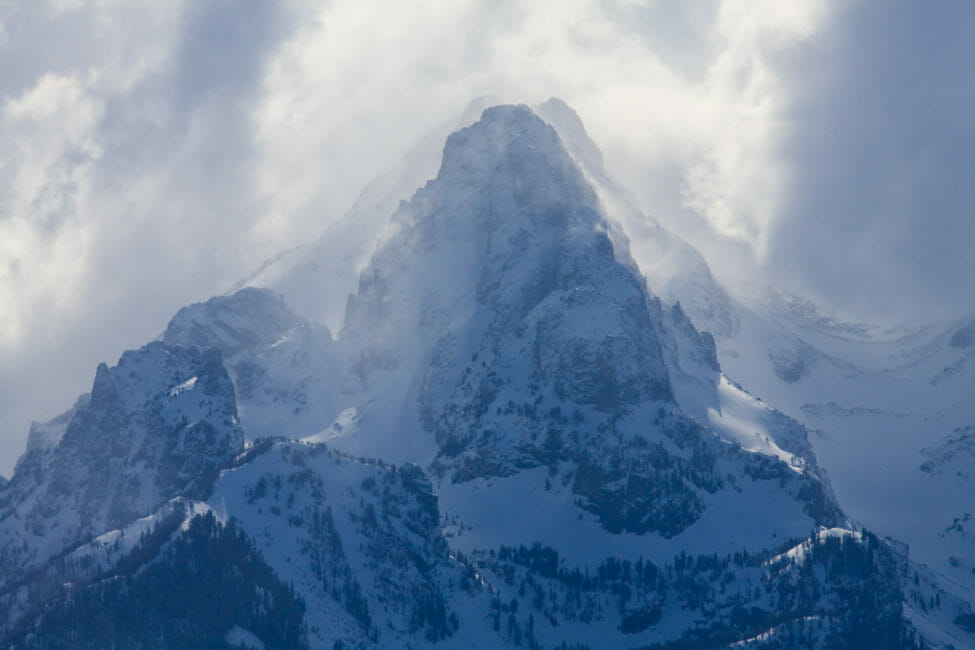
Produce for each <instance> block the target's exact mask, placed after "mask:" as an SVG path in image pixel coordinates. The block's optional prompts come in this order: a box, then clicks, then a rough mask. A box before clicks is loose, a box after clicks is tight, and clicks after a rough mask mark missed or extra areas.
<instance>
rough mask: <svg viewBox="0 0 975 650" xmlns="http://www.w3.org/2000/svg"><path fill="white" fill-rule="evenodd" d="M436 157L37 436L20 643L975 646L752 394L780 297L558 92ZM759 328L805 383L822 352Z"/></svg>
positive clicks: (2, 575) (792, 377)
mask: <svg viewBox="0 0 975 650" xmlns="http://www.w3.org/2000/svg"><path fill="white" fill-rule="evenodd" d="M469 121H472V120H464V122H465V123H466V122H469ZM425 151H426V150H425V149H423V148H422V147H421V148H420V150H418V153H415V154H414V155H415V157H417V158H418V159H424V160H425V159H426V157H428V154H426V153H425ZM411 178H412V177H411V175H410V173H406V172H404V173H401V174H392V175H391V176H387V177H386V181H384V182H380V183H377V185H376V186H375V187H374V190H373V191H372V192H367V193H365V194H364V196H363V199H362V200H360V202H359V204H358V205H357V207H356V208H354V210H353V212H352V213H350V214H351V217H349V218H347V219H346V220H344V221H343V222H340V225H339V226H338V227H337V229H336V228H333V230H332V231H331V235H329V233H326V235H324V236H323V238H322V239H321V240H319V242H317V243H316V244H314V245H313V246H311V247H309V248H307V249H302V250H300V251H297V252H294V253H288V254H284V255H282V256H280V257H279V258H277V259H275V260H272V261H271V263H269V264H267V265H265V266H264V267H262V268H261V269H259V270H258V272H257V273H255V274H254V275H253V276H252V277H251V278H249V279H248V280H247V281H245V282H244V283H243V285H248V286H245V287H244V288H241V289H240V290H238V291H235V292H234V293H231V294H228V295H225V296H219V297H215V298H213V299H211V300H209V301H207V302H205V303H202V304H195V305H190V306H187V307H185V308H183V309H182V310H180V311H179V313H177V314H176V315H175V316H174V318H173V319H172V321H171V322H170V323H169V325H168V327H167V328H166V331H165V334H164V335H163V336H162V340H161V341H158V342H154V343H150V344H149V345H147V346H146V347H145V348H143V349H141V350H139V351H136V352H127V353H126V354H125V355H123V357H122V359H121V360H120V361H119V363H118V365H117V366H115V367H114V368H111V369H109V368H107V367H106V366H104V365H103V366H101V367H99V369H98V372H97V374H96V378H95V383H94V386H93V389H92V392H91V395H90V397H89V396H84V397H82V398H81V399H79V401H78V403H77V404H76V405H75V406H74V407H73V408H72V409H71V410H69V411H68V412H66V413H65V414H64V415H62V416H59V417H58V418H56V419H55V420H52V421H51V422H49V423H47V424H36V425H34V427H33V428H32V431H31V436H30V442H29V446H28V451H27V452H26V453H25V455H24V457H23V458H22V459H21V461H20V462H19V463H18V466H17V469H16V471H15V474H14V476H13V477H12V479H11V481H10V483H9V484H7V485H4V486H0V645H3V646H4V647H8V646H9V647H105V646H108V645H122V646H126V647H136V646H138V647H187V646H207V647H241V646H243V647H252V648H256V647H261V648H266V647H312V648H333V647H411V646H412V647H444V648H448V647H451V648H452V647H458V648H460V647H464V648H470V647H485V648H487V647H498V646H508V645H511V646H520V645H526V646H528V647H536V648H537V647H546V648H555V647H580V648H581V647H590V648H601V647H646V648H649V647H654V648H689V647H705V648H720V647H732V646H736V647H739V646H743V647H756V648H787V647H817V648H847V647H849V648H854V647H878V648H901V647H903V648H912V647H920V645H919V644H921V643H922V639H925V640H927V641H929V642H933V643H935V644H940V645H943V646H945V645H946V644H947V643H951V642H953V643H955V647H964V645H965V644H966V643H969V644H970V643H972V642H975V636H971V635H970V633H971V632H972V631H971V630H968V631H966V628H970V627H975V625H973V624H972V622H973V621H975V617H973V614H972V611H971V606H970V604H969V603H970V602H971V600H970V599H969V598H967V597H966V596H965V594H964V593H963V592H960V591H959V590H950V589H949V590H946V589H945V588H944V586H943V581H942V576H940V575H939V574H938V573H937V571H932V570H929V569H927V568H925V567H922V566H919V565H916V564H914V563H912V559H911V556H910V555H909V554H908V551H907V550H906V549H905V548H904V547H903V546H902V545H900V544H898V543H896V542H894V541H890V540H888V541H885V540H883V539H881V538H879V537H877V536H876V535H874V534H872V533H870V532H868V531H865V530H862V529H860V528H858V527H856V526H854V525H853V522H851V521H850V518H849V517H848V515H847V514H845V511H844V510H843V509H841V507H840V505H839V504H840V503H843V499H842V495H841V498H840V500H839V502H838V501H837V499H836V497H835V496H834V495H833V491H832V488H831V486H830V483H829V481H828V480H827V478H826V473H825V471H824V470H823V469H822V468H821V467H820V465H819V462H818V460H817V454H816V452H815V451H814V445H813V444H811V443H812V442H816V441H815V440H812V441H811V440H810V438H809V437H808V435H807V430H806V428H805V427H804V426H803V425H802V424H800V422H799V421H797V419H793V417H790V416H789V415H786V414H785V413H784V412H783V411H780V410H777V408H775V407H773V406H771V404H776V405H777V402H776V401H775V399H772V398H773V397H776V398H777V397H779V396H780V395H779V394H778V393H776V394H775V395H769V394H767V393H764V392H759V393H757V394H761V395H762V396H763V398H765V401H763V400H760V399H758V398H757V397H755V396H754V395H753V394H751V393H749V392H748V391H746V389H745V388H743V387H742V384H744V385H746V386H752V384H749V383H748V382H746V381H745V379H748V380H754V381H755V382H756V385H758V386H760V387H762V388H763V389H764V388H766V387H767V386H769V385H771V384H769V383H768V382H767V381H766V379H767V377H765V376H762V375H754V376H753V375H746V373H745V372H742V373H741V374H736V372H737V371H738V370H741V369H742V368H739V367H738V366H736V365H735V364H731V367H733V368H734V371H732V372H729V370H728V368H729V366H726V363H725V359H726V358H728V359H736V360H737V359H740V360H741V364H742V367H744V365H745V364H746V361H747V360H746V358H745V357H746V354H751V353H754V350H753V349H752V348H747V349H746V348H745V347H742V348H741V351H740V352H738V356H737V357H735V356H733V355H731V354H730V352H732V351H733V350H731V346H733V345H738V344H740V343H742V342H745V341H749V340H751V339H749V338H748V337H750V336H756V337H757V336H759V335H758V334H756V332H759V330H758V329H756V328H755V327H753V325H752V321H751V320H749V319H751V318H753V317H754V318H757V317H756V316H754V315H755V314H756V313H758V312H757V311H754V310H748V309H746V308H745V307H743V306H742V304H741V303H739V302H737V301H736V300H735V299H733V298H731V297H730V296H729V294H728V293H727V292H726V291H725V290H724V289H723V288H722V287H720V286H719V285H718V283H717V282H716V281H715V280H714V278H713V277H712V276H711V274H710V271H709V270H708V268H707V264H706V263H705V262H704V260H703V259H702V258H701V257H700V255H698V254H697V253H696V251H694V250H693V249H692V248H691V247H690V246H689V245H687V244H686V243H684V242H682V241H681V240H679V239H678V238H676V237H674V236H672V235H670V234H669V233H667V232H666V231H664V230H662V229H660V228H659V227H658V226H656V225H655V224H652V223H650V224H649V225H647V223H646V222H645V221H641V218H640V215H639V212H638V211H637V210H636V208H635V207H634V204H633V202H632V201H630V200H629V199H628V198H627V197H626V195H625V194H624V193H623V192H622V191H620V190H619V188H617V187H616V186H615V185H614V184H613V183H612V181H611V180H610V179H609V178H608V177H607V176H606V174H605V171H604V170H603V168H602V162H601V156H600V155H599V151H598V149H597V148H596V147H595V145H593V144H592V143H591V141H589V139H588V136H586V134H585V129H584V128H583V127H582V124H581V122H579V121H578V118H577V117H576V116H575V114H574V113H573V112H572V111H571V109H569V108H568V107H567V106H566V105H565V104H564V103H562V102H560V101H558V100H550V101H549V102H546V103H545V104H543V105H542V106H540V107H538V109H537V113H536V112H534V111H532V110H531V109H529V108H528V107H525V106H497V107H491V108H488V109H486V110H484V111H483V114H482V115H481V117H480V119H478V120H476V121H474V123H473V124H470V125H469V126H465V127H464V128H461V129H460V130H458V131H456V132H454V133H453V134H451V135H450V136H449V137H448V138H447V140H446V144H445V146H444V147H443V152H442V157H441V162H440V166H439V171H438V172H437V173H436V177H435V178H433V179H431V180H429V181H428V182H426V184H424V185H423V186H422V187H420V188H419V189H417V190H416V191H415V193H412V194H411V195H403V196H397V194H400V193H401V192H403V191H405V189H404V188H403V185H404V184H405V183H407V182H408V181H409V182H413V181H412V180H411ZM414 180H415V179H414ZM417 184H418V183H414V184H413V185H410V191H412V190H413V189H415V187H416V185H417ZM400 199H402V200H401V201H400ZM407 199H408V200H407ZM397 201H399V202H398V205H397V203H396V202H397ZM641 223H642V225H641ZM353 224H355V225H353ZM640 228H642V230H640ZM343 229H344V230H343ZM343 232H345V233H346V234H347V235H349V236H348V237H345V236H344V235H342V233H343ZM349 233H352V234H349ZM631 241H632V242H636V244H635V245H634V246H633V248H632V249H631V247H630V242H631ZM364 247H368V248H369V249H373V250H366V251H364V250H363V248H364ZM330 251H331V252H333V253H336V254H337V253H339V252H341V253H342V255H343V257H335V256H333V255H331V254H330V253H329V252H330ZM319 257H320V258H319ZM356 273H357V277H358V280H357V283H350V280H349V278H350V277H352V275H353V274H356ZM261 285H264V286H263V287H262V286H261ZM268 287H270V288H268ZM658 287H659V289H658ZM658 292H659V293H658ZM346 294H350V295H348V299H347V300H345V299H344V296H345V295H346ZM340 297H341V298H342V303H343V304H342V307H341V309H339V307H338V306H337V305H336V302H337V301H338V299H339V298H340ZM291 299H294V301H295V303H296V304H295V305H292V304H291ZM678 300H679V301H680V302H678ZM337 313H341V314H342V316H341V318H339V317H337V316H336V314H337ZM702 323H704V324H705V325H706V327H708V328H711V329H712V330H714V334H715V335H714V336H712V334H709V333H707V332H705V331H702V329H699V327H701V324H702ZM958 331H959V332H961V334H957V335H953V338H951V339H950V340H949V341H948V344H949V347H950V346H951V345H954V343H953V342H954V341H955V339H958V341H961V343H960V344H958V345H957V346H955V347H956V348H957V349H966V348H965V345H966V341H967V340H968V339H967V338H966V336H967V335H966V334H965V331H963V330H958ZM783 332H788V333H783ZM766 333H767V334H768V335H769V338H767V339H766V340H765V341H764V342H763V344H764V345H765V348H762V353H763V354H764V355H765V356H763V357H762V358H761V359H760V361H761V363H762V364H764V363H766V361H767V362H768V363H770V364H771V368H772V373H773V374H772V376H775V377H776V378H777V381H778V382H780V383H784V384H785V385H786V386H790V387H794V386H797V385H799V384H800V383H801V381H803V380H804V379H805V377H806V375H805V374H804V373H805V372H806V371H805V370H804V369H805V368H807V366H808V362H806V361H805V359H806V356H804V353H805V352H806V351H807V349H808V350H812V352H809V353H808V354H809V355H812V357H811V358H816V357H815V355H817V354H819V352H818V350H819V349H820V348H819V347H817V345H818V342H816V341H807V340H806V339H801V338H799V337H798V335H797V334H795V332H793V331H791V330H783V329H771V328H770V329H768V330H767V332H766ZM790 334H792V335H795V340H796V341H799V343H797V344H796V346H797V347H796V349H798V350H800V352H801V354H798V355H792V356H790V355H789V354H788V353H782V354H777V353H772V352H771V350H772V347H775V346H779V347H776V350H779V348H781V347H782V346H780V345H779V342H780V341H788V342H790V343H791V342H792V341H793V339H791V338H788V336H789V335H790ZM716 337H717V338H716ZM807 338H808V337H807ZM972 338H975V337H972ZM716 340H717V345H716ZM806 346H808V348H807V347H806ZM786 347H788V346H786ZM783 349H785V348H783ZM791 349H792V348H788V350H791ZM952 349H955V348H952ZM719 362H720V363H719ZM755 365H760V364H758V362H756V364H755ZM749 367H750V366H749ZM816 367H820V366H816ZM783 368H785V370H782V369H783ZM956 374H957V373H956ZM952 376H954V375H952ZM739 382H742V383H739ZM763 382H764V383H763ZM775 385H776V386H778V384H775ZM753 390H754V389H753ZM783 395H786V393H783ZM811 395H815V396H816V399H818V398H819V393H811ZM785 404H786V405H787V411H786V412H788V413H789V414H790V415H793V416H794V417H799V416H802V417H804V418H806V419H807V421H811V420H809V418H810V417H812V416H811V415H810V413H812V412H813V411H809V410H808V409H807V410H806V411H803V410H802V409H801V408H800V409H798V412H796V411H795V410H794V409H792V405H793V404H794V402H790V401H788V400H786V402H785ZM807 411H808V412H807ZM817 413H819V411H817ZM968 433H970V432H968V431H967V430H964V429H962V430H955V431H953V432H951V435H950V436H949V437H947V438H945V439H944V440H942V441H940V442H939V443H938V444H933V445H929V446H928V447H927V448H926V451H925V454H926V455H925V462H926V463H927V464H926V465H925V467H927V469H924V470H923V471H924V472H925V473H926V474H927V475H930V476H934V475H936V474H938V473H939V472H942V473H944V472H950V471H958V470H956V469H954V468H955V465H957V464H958V463H963V462H964V460H963V458H964V455H965V454H966V453H968V451H966V450H968V446H966V445H967V442H966V441H967V440H968V438H970V437H971V436H967V434H968ZM966 436H967V437H966ZM245 440H246V442H245ZM959 458H961V459H962V460H958V459H959ZM967 521H968V520H966V519H964V516H963V515H961V518H960V519H959V520H958V521H957V522H956V523H957V526H958V527H960V529H963V527H964V524H965V523H967ZM884 532H886V531H884ZM200 602H203V603H204V604H203V605H200V606H198V605H197V604H198V603H200ZM163 603H165V604H166V605H165V607H163V606H162V604H163Z"/></svg>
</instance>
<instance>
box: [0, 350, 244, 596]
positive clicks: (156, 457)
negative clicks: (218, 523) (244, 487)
mask: <svg viewBox="0 0 975 650" xmlns="http://www.w3.org/2000/svg"><path fill="white" fill-rule="evenodd" d="M60 427H64V431H63V434H61V435H60V436H56V435H55V436H50V437H48V440H49V441H53V440H54V439H56V438H58V437H59V438H60V439H59V440H58V442H57V443H56V444H54V445H53V446H45V445H40V444H39V443H38V446H35V448H33V449H32V450H30V451H29V452H28V453H27V454H26V455H25V456H24V458H23V459H22V460H21V462H20V463H19V464H18V466H17V470H16V472H15V473H14V475H13V477H12V478H11V481H10V484H9V485H8V486H7V488H6V489H5V490H4V491H3V493H0V566H3V567H4V571H3V575H2V577H0V582H3V583H7V582H10V581H11V580H13V579H15V578H16V577H17V576H18V575H19V574H20V573H21V570H22V569H25V568H26V567H28V566H29V565H30V564H31V563H33V562H36V561H39V560H43V559H45V558H46V557H49V556H51V555H54V554H56V553H59V552H61V551H62V550H63V549H66V548H68V547H70V546H72V545H75V544H78V543H81V542H84V541H86V540H87V539H90V538H91V537H94V536H96V535H99V534H101V533H103V532H105V531H106V530H111V529H114V528H119V527H121V526H123V525H124V524H126V523H128V522H130V521H132V520H133V519H136V518H138V517H142V516H144V515H146V514H148V513H149V512H151V511H152V510H154V509H155V508H157V507H158V506H159V505H160V504H161V503H163V502H165V501H167V500H169V499H171V498H173V497H175V496H179V495H195V496H199V495H201V493H202V492H204V491H205V490H206V489H207V488H208V487H209V485H210V483H211V482H212V479H213V477H214V475H215V472H216V471H217V470H218V469H219V468H220V467H221V466H222V465H224V464H225V463H226V462H228V461H229V460H230V459H231V458H233V457H234V455H236V454H237V453H239V452H240V451H241V450H242V448H243V444H244V438H243V433H242V431H241V429H240V426H239V424H238V422H237V409H236V405H235V401H234V387H233V384H232V383H231V381H230V377H228V375H227V372H226V370H225V369H224V367H223V363H222V361H221V356H220V353H219V352H218V351H216V350H212V349H210V350H205V351H201V350H199V349H195V348H182V347H174V346H169V345H165V344H162V343H150V344H149V345H147V346H145V347H144V348H142V349H140V350H137V351H129V352H126V353H125V354H123V355H122V358H121V359H120V360H119V362H118V364H117V365H116V366H115V367H113V368H109V367H108V366H106V365H105V364H102V365H100V366H99V367H98V370H97V372H96V374H95V381H94V384H93V386H92V390H91V396H90V398H88V399H87V400H86V399H82V400H79V403H78V404H77V405H76V406H75V408H73V409H72V410H71V411H69V412H68V413H66V414H65V415H64V416H62V417H60V418H56V419H55V420H54V421H52V423H49V424H48V425H44V427H43V429H44V430H46V431H48V432H51V431H56V430H58V429H60ZM41 429H42V427H35V429H34V430H35V432H37V431H40V430H41ZM39 437H40V436H35V441H36V440H37V438H39Z"/></svg>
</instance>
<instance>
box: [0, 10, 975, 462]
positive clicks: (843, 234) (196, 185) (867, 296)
mask: <svg viewBox="0 0 975 650" xmlns="http://www.w3.org/2000/svg"><path fill="white" fill-rule="evenodd" d="M972 61H975V5H973V4H971V3H969V2H965V1H963V0H958V1H956V2H937V1H932V2H925V3H918V2H909V1H908V0H903V1H902V2H890V1H888V0H871V1H867V2H850V1H847V0H842V1H839V0H837V1H836V2H804V1H802V0H792V1H790V2H781V0H765V1H762V0H701V1H700V2H678V1H676V0H674V1H672V2H663V1H655V0H646V1H642V2H641V1H624V0H602V1H597V0H579V1H572V2H565V1H564V0H560V1H552V2H545V1H540V0H531V1H530V2H529V1H527V0H526V1H523V2H512V1H498V0H484V1H475V0H467V1H460V0H442V1H432V0H431V1H422V2H408V3H407V2H397V1H386V2H373V1H363V0H354V1H347V0H334V1H330V2H329V1H325V2H322V1H312V0H296V1H294V2H264V1H259V0H236V1H230V0H166V1H165V2H159V1H158V0H147V1H145V2H141V1H135V0H0V473H2V474H5V475H9V473H10V471H11V469H12V467H13V464H14V462H15V460H16V458H17V457H18V456H19V454H20V453H21V452H22V450H23V445H24V441H25V438H26V434H27V427H28V425H29V422H30V420H32V419H38V420H46V419H49V418H50V417H53V416H54V415H56V414H57V413H59V412H60V411H62V410H64V409H65V408H67V407H68V406H70V404H71V403H72V402H73V399H74V397H75V396H76V395H77V394H78V393H81V392H85V391H87V390H88V389H89V388H90V384H91V380H92V377H93V376H94V370H95V365H96V364H97V363H98V362H99V361H108V362H109V363H114V361H115V360H116V359H117V358H118V355H119V354H120V353H121V352H122V350H124V349H126V348H131V347H137V346H139V345H142V344H143V343H145V342H146V341H148V340H149V339H151V338H153V337H154V336H156V335H157V334H159V333H160V332H161V331H162V330H163V328H164V327H165V324H166V322H167V320H168V318H169V317H170V316H171V315H172V314H173V313H174V312H175V310H176V309H178V308H179V307H180V306H181V305H183V304H186V303H188V302H192V301H198V300H202V299H205V298H207V297H208V296H210V295H212V294H215V293H220V292H222V291H223V290H225V289H226V288H227V287H228V286H230V285H231V284H233V282H234V281H235V280H237V279H239V278H240V277H242V276H244V275H246V274H247V272H248V271H250V270H251V269H253V268H254V267H255V266H257V265H258V264H259V263H260V261H262V260H263V259H265V258H266V257H268V256H269V255H271V254H273V253H274V252H276V251H278V250H279V249H281V248H284V247H290V246H293V245H295V244H297V243H300V242H302V241H306V240H308V239H310V238H312V237H314V236H315V235H317V234H318V233H320V232H321V231H322V230H324V228H325V227H327V226H328V225H329V224H330V223H331V222H332V221H333V220H334V219H336V218H337V217H338V216H339V215H340V214H341V213H342V212H343V211H344V210H345V209H347V208H348V207H349V206H350V205H351V203H352V202H353V201H354V199H355V197H356V195H357V194H358V192H359V190H360V189H361V188H362V187H363V185H364V184H365V183H366V182H368V180H369V179H371V178H372V177H374V176H376V175H378V174H379V173H381V172H383V171H385V170H386V169H389V168H390V167H392V166H394V165H396V164H397V162H398V161H399V160H400V159H401V157H402V156H403V154H404V153H405V152H406V151H407V150H408V149H409V147H410V145H411V144H412V143H413V142H414V141H415V140H416V139H417V138H418V137H420V136H422V135H423V134H424V133H426V132H428V131H430V130H431V129H433V128H435V127H437V126H439V125H440V124H442V123H444V122H447V121H450V120H453V119H455V117H456V116H457V115H458V114H459V113H460V111H461V110H462V109H463V108H464V106H465V105H466V104H467V103H468V102H469V101H470V100H472V99H473V98H475V97H477V96H481V95H497V96H500V97H503V98H505V99H506V100H510V101H518V102H525V103H537V102H539V101H542V100H544V99H546V98H548V97H549V96H558V97H561V98H563V99H565V100H566V101H567V102H568V103H569V104H570V105H571V106H573V107H574V108H575V109H576V110H577V112H578V113H579V114H580V116H581V117H582V119H583V121H584V122H585V124H586V126H587V128H588V130H589V132H590V134H591V135H592V137H593V139H594V140H595V141H596V143H597V144H598V145H599V146H600V147H601V148H602V150H603V152H604V155H605V158H606V162H607V167H608V169H609V171H610V173H611V175H613V176H615V177H616V178H617V180H618V181H620V183H621V184H622V185H624V186H625V187H627V188H628V189H630V190H631V191H632V192H633V193H634V194H635V195H636V196H637V198H638V199H639V201H640V202H641V204H642V207H643V209H644V210H645V211H646V212H647V213H648V214H652V215H653V216H655V217H656V218H657V219H658V220H659V221H660V222H662V223H663V224H664V225H666V226H667V227H669V228H671V229H673V230H676V231H677V232H678V233H680V234H682V235H684V236H685V237H686V238H688V239H690V240H691V241H692V242H693V243H695V244H696V245H697V246H698V247H699V248H700V249H701V250H702V251H703V252H704V253H705V255H706V257H708V259H709V261H710V262H711V263H712V266H714V267H715V269H716V271H717V272H718V274H719V276H723V277H733V276H735V275H740V274H741V273H742V271H743V270H747V272H748V275H750V276H752V277H753V278H754V279H755V280H757V281H758V282H765V281H768V279H769V278H774V281H775V283H776V284H779V285H782V286H783V287H784V288H786V289H789V290H793V291H798V292H802V293H804V294H806V295H808V296H809V297H811V298H813V299H815V300H817V301H819V302H820V303H821V304H822V305H823V306H824V307H825V308H827V309H829V310H833V311H835V312H836V313H838V314H843V315H848V316H855V317H859V318H864V319H869V320H873V321H877V320H880V321H884V322H893V321H908V320H926V319H929V318H933V317H936V316H941V315H950V314H958V313H962V312H970V311H973V310H975V289H973V287H975V257H973V249H975V218H973V217H975V215H973V208H972V206H973V205H975V201H973V198H975V196H973V195H975V182H973V180H975V165H973V160H975V158H973V154H972V151H973V144H975V142H973V140H975V124H973V119H972V115H973V110H972V107H973V106H975V75H972V74H971V62H972Z"/></svg>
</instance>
